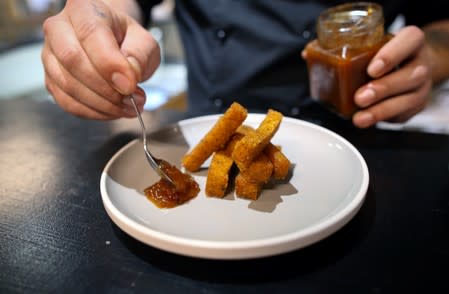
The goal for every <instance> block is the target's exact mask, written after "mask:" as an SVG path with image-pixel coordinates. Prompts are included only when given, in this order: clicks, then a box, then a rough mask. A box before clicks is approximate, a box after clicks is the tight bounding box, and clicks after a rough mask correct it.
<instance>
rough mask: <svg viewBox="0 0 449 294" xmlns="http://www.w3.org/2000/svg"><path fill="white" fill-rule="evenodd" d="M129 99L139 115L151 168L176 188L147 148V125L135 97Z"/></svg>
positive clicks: (144, 148) (144, 147)
mask: <svg viewBox="0 0 449 294" xmlns="http://www.w3.org/2000/svg"><path fill="white" fill-rule="evenodd" d="M129 99H130V100H131V102H132V104H133V107H134V110H135V111H136V113H137V118H138V119H139V122H140V127H141V128H142V139H143V150H144V151H145V156H146V158H147V160H148V162H149V163H150V165H151V167H152V168H153V169H154V171H155V172H156V173H157V174H158V175H159V176H160V177H161V178H164V179H166V180H167V181H168V182H170V183H171V184H172V185H173V186H175V187H176V185H175V183H174V181H173V180H172V179H171V178H170V177H169V176H168V175H167V174H166V173H165V172H164V171H163V170H162V169H161V167H160V165H159V159H157V158H156V157H154V156H153V155H152V154H151V152H150V150H149V149H148V146H147V135H146V134H147V131H146V129H145V124H144V123H143V120H142V116H141V114H140V111H139V109H138V108H137V105H136V102H135V101H134V97H133V96H130V97H129Z"/></svg>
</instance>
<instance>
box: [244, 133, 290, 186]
mask: <svg viewBox="0 0 449 294" xmlns="http://www.w3.org/2000/svg"><path fill="white" fill-rule="evenodd" d="M255 131H256V130H255V129H254V128H253V127H251V126H248V125H241V126H240V127H238V128H237V130H236V133H239V134H243V135H247V134H249V133H252V132H255ZM263 152H264V153H265V154H266V155H267V156H268V158H269V159H270V161H271V163H272V164H273V174H272V176H273V178H274V179H276V180H283V179H285V178H286V177H287V175H288V171H289V169H290V160H289V159H288V158H287V156H285V155H284V153H282V151H281V149H280V147H277V146H275V145H273V144H272V143H271V142H270V143H268V145H267V146H266V147H265V148H264V149H263ZM250 168H251V167H250Z"/></svg>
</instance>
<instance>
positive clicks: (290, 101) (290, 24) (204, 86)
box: [138, 0, 449, 116]
mask: <svg viewBox="0 0 449 294" xmlns="http://www.w3.org/2000/svg"><path fill="white" fill-rule="evenodd" d="M138 1H139V3H140V5H141V6H142V7H143V8H144V9H143V11H144V13H146V14H145V19H146V20H147V21H148V15H149V14H148V13H149V11H150V9H149V8H150V6H151V5H152V4H153V2H154V1H148V0H138ZM343 2H348V1H294V0H179V1H176V5H175V16H176V20H177V23H178V27H179V32H180V35H181V39H182V42H183V45H184V51H185V59H186V60H185V61H186V65H187V69H188V97H189V110H190V112H193V113H198V114H200V113H214V112H221V111H223V110H224V109H226V108H227V107H228V106H229V105H230V104H231V103H232V102H233V101H238V102H240V103H241V104H242V105H244V106H245V107H247V108H248V109H249V110H250V111H253V112H265V111H266V109H267V108H269V107H271V108H274V109H277V110H279V111H281V112H282V113H284V114H285V115H292V116H295V115H296V114H297V113H298V112H299V110H300V107H301V104H302V103H303V101H305V100H307V99H306V98H307V97H308V95H309V90H308V75H307V69H306V65H305V62H304V60H303V59H302V58H301V51H302V49H303V48H304V46H305V45H306V43H307V42H309V41H310V40H312V39H314V38H315V37H316V34H315V22H316V19H317V17H318V15H319V13H320V12H322V11H323V10H324V9H325V8H328V7H330V6H332V5H336V4H340V3H343ZM349 2H350V1H349ZM415 2H416V1H406V0H387V1H378V3H379V4H381V5H382V6H383V8H384V14H385V22H386V24H385V26H388V25H389V24H390V23H391V22H392V21H393V20H394V18H395V17H396V16H397V15H398V14H399V13H400V14H403V15H405V17H406V20H407V22H408V23H409V24H415V25H423V24H425V23H427V22H429V21H431V20H434V19H438V18H443V17H448V15H447V14H448V13H447V11H449V10H448V9H447V6H448V4H447V3H446V2H449V1H447V0H440V1H438V0H428V1H425V3H426V4H425V5H424V4H421V5H419V6H418V7H416V6H417V4H416V3H415ZM421 3H423V2H421Z"/></svg>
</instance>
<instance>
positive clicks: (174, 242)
mask: <svg viewBox="0 0 449 294" xmlns="http://www.w3.org/2000/svg"><path fill="white" fill-rule="evenodd" d="M219 116H221V114H211V115H204V116H199V117H193V118H188V119H185V120H181V121H178V122H176V123H173V124H170V125H167V126H163V127H161V128H158V129H156V130H155V131H152V132H150V134H151V133H155V132H157V131H159V130H160V129H163V128H167V127H170V126H176V125H178V126H180V127H183V126H186V125H189V124H194V123H196V122H198V121H205V120H206V121H207V120H212V119H216V118H217V117H219ZM264 116H265V115H264V114H259V113H249V114H248V117H247V119H248V118H250V117H251V118H252V119H261V118H262V117H264ZM283 121H290V122H291V123H294V124H299V125H303V126H305V127H309V128H312V129H315V130H318V131H320V132H325V133H326V134H327V135H330V136H332V137H334V138H336V139H338V140H339V141H341V142H343V143H344V144H345V145H346V146H347V147H348V148H349V149H350V150H351V152H353V153H354V154H355V155H356V157H357V159H358V161H357V162H358V163H359V164H360V165H361V168H362V173H363V175H362V182H361V186H360V189H359V190H358V191H357V193H356V195H355V196H354V197H353V199H352V200H351V201H350V202H349V203H348V205H346V206H345V207H343V208H342V209H340V210H339V211H337V213H335V214H334V215H333V216H332V217H330V218H326V219H325V220H322V221H320V222H318V223H316V224H314V225H312V226H310V227H306V228H304V229H302V230H300V231H293V232H290V233H288V234H284V235H280V236H274V237H269V238H264V239H257V240H245V241H211V240H198V239H191V238H186V237H179V236H174V235H172V234H168V233H164V232H160V231H156V230H153V229H151V228H149V227H147V226H144V225H142V224H140V223H137V222H135V221H134V220H132V219H130V218H129V217H128V216H126V215H125V214H124V213H122V212H121V211H120V210H119V209H118V208H117V207H116V206H115V205H114V204H113V203H112V201H111V200H110V198H109V196H108V193H107V187H106V182H107V178H108V174H107V172H108V170H109V169H110V168H111V166H112V164H113V163H114V162H115V160H116V159H117V158H118V157H119V156H120V155H121V154H122V153H124V152H126V151H127V150H128V149H129V148H131V147H132V146H133V145H134V144H137V143H138V142H139V141H140V139H138V138H136V139H133V140H132V141H130V142H128V143H127V144H126V145H124V146H123V147H121V148H120V149H119V150H118V151H117V152H116V153H115V154H114V155H113V156H112V157H111V158H110V160H109V161H108V162H107V164H106V166H105V167H104V169H103V171H102V173H101V178H100V192H101V197H102V202H103V205H104V207H105V210H106V212H107V214H108V216H109V217H110V218H111V219H112V221H113V222H114V223H115V224H116V225H117V226H118V227H119V228H120V229H121V230H123V231H124V232H125V233H127V234H128V235H130V236H131V237H133V238H135V239H137V240H139V241H141V242H143V243H145V244H147V245H150V246H152V247H155V248H158V249H161V250H164V251H168V252H171V253H175V254H180V255H184V256H190V257H197V258H208V259H249V258H260V257H268V256H273V255H277V254H281V253H287V252H290V251H294V250H298V249H301V248H304V247H306V246H309V245H311V244H313V243H316V242H318V241H320V240H322V239H324V238H326V237H328V236H330V235H332V234H333V233H335V232H336V231H338V230H339V229H340V228H342V227H343V226H345V225H346V224H347V223H348V222H349V221H350V220H351V219H352V218H353V217H354V216H355V215H356V214H357V213H358V211H359V210H360V208H361V206H362V205H363V203H364V200H365V196H366V193H367V190H368V186H369V171H368V166H367V164H366V162H365V159H364V158H363V156H362V155H361V153H360V152H359V150H357V148H355V146H354V145H353V144H351V143H350V142H349V141H348V140H346V139H345V138H344V137H342V136H341V135H339V134H337V133H335V132H333V131H331V130H329V129H327V128H325V127H322V126H320V125H317V124H314V123H311V122H308V121H304V120H301V119H296V118H291V117H284V118H283Z"/></svg>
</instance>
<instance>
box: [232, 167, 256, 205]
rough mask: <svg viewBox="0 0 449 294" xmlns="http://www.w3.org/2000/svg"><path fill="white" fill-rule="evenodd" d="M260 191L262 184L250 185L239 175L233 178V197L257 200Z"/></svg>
mask: <svg viewBox="0 0 449 294" xmlns="http://www.w3.org/2000/svg"><path fill="white" fill-rule="evenodd" d="M261 191H262V184H258V183H251V182H249V181H248V180H246V178H245V177H244V176H243V175H242V174H241V173H239V174H238V175H237V176H236V177H235V195H236V196H237V197H240V198H246V199H251V200H257V198H259V195H260V192H261Z"/></svg>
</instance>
